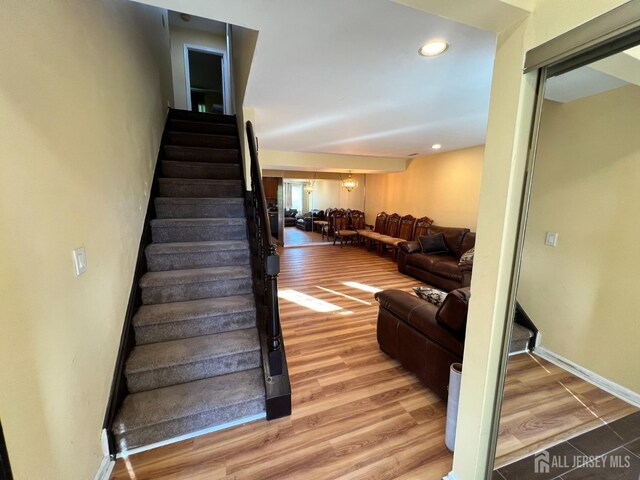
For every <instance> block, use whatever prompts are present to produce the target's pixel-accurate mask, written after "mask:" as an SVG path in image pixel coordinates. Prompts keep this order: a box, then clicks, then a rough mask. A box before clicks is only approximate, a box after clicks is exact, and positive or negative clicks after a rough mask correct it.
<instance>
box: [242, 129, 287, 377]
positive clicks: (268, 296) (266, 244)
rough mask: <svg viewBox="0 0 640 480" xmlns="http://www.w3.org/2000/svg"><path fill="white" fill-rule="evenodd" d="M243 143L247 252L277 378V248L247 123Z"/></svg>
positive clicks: (280, 361)
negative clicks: (247, 188) (247, 201)
mask: <svg viewBox="0 0 640 480" xmlns="http://www.w3.org/2000/svg"><path fill="white" fill-rule="evenodd" d="M247 141H248V143H249V155H250V157H251V169H250V173H251V194H250V199H251V205H250V208H251V213H252V217H253V218H252V219H251V220H252V221H253V223H254V225H253V226H251V228H250V235H251V236H252V238H251V239H250V240H251V242H250V243H251V248H252V255H253V258H255V259H256V260H257V262H256V265H255V267H256V270H257V271H258V275H259V279H258V280H259V282H258V284H259V285H261V286H262V289H263V291H262V292H257V293H259V295H258V296H259V297H261V298H260V299H259V301H260V302H262V305H263V306H264V307H266V328H267V342H268V348H269V353H268V358H269V362H268V363H269V365H268V366H269V374H270V376H272V377H273V376H277V375H282V374H283V361H284V357H283V348H282V332H281V328H280V311H279V307H278V280H277V278H278V274H279V273H280V257H279V256H278V254H277V252H276V250H277V247H276V245H274V243H273V242H272V241H271V229H270V227H269V213H268V210H267V199H266V197H265V194H264V186H263V184H262V172H261V169H260V162H259V160H258V150H257V148H256V137H255V134H254V131H253V125H252V124H251V122H247Z"/></svg>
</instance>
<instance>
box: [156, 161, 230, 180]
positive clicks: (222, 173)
mask: <svg viewBox="0 0 640 480" xmlns="http://www.w3.org/2000/svg"><path fill="white" fill-rule="evenodd" d="M161 167H162V175H163V176H165V177H170V178H204V179H208V180H241V179H242V168H240V165H231V164H215V163H209V164H197V163H191V162H166V161H164V162H162V165H161Z"/></svg>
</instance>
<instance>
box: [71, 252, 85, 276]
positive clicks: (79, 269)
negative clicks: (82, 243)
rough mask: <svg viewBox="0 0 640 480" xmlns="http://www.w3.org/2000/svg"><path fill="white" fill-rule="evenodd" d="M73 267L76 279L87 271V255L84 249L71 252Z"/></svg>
mask: <svg viewBox="0 0 640 480" xmlns="http://www.w3.org/2000/svg"><path fill="white" fill-rule="evenodd" d="M73 266H74V267H75V271H76V277H79V276H80V275H82V274H83V273H84V272H86V271H87V253H86V252H85V251H84V247H80V248H76V249H75V250H74V251H73Z"/></svg>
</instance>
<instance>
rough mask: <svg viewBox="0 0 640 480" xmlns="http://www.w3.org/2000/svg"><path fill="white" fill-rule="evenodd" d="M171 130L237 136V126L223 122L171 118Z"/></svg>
mask: <svg viewBox="0 0 640 480" xmlns="http://www.w3.org/2000/svg"><path fill="white" fill-rule="evenodd" d="M169 130H170V131H172V132H188V133H207V134H213V135H231V136H234V137H236V136H237V135H236V134H237V127H236V126H235V125H225V124H222V123H203V122H189V121H186V120H170V121H169Z"/></svg>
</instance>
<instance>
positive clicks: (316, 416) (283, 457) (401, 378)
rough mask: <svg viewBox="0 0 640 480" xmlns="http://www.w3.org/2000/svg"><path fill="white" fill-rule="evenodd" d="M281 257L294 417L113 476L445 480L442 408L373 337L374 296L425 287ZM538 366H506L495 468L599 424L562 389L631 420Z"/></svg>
mask: <svg viewBox="0 0 640 480" xmlns="http://www.w3.org/2000/svg"><path fill="white" fill-rule="evenodd" d="M280 254H281V257H282V258H281V268H282V273H281V275H280V279H279V288H280V292H281V296H282V298H281V299H280V312H281V317H282V325H283V332H284V337H285V342H286V348H287V356H288V360H289V371H290V375H291V382H292V390H293V414H292V415H291V416H290V417H288V418H283V419H279V420H275V421H271V422H267V421H266V420H263V421H258V422H254V423H251V424H248V425H242V426H238V427H235V428H232V429H229V430H225V431H222V432H215V433H212V434H209V435H204V436H201V437H198V438H194V439H190V440H186V441H183V442H180V443H177V444H173V445H169V446H166V447H162V448H158V449H155V450H152V451H148V452H144V453H140V454H137V455H134V456H131V457H129V458H126V459H119V460H118V461H117V463H116V467H115V469H114V472H113V474H112V477H111V478H112V479H114V480H119V479H137V480H144V479H159V480H162V479H190V480H192V479H193V480H196V479H207V480H214V479H269V478H292V479H374V478H375V479H416V478H420V479H423V480H428V479H441V478H442V476H443V475H445V474H446V473H448V472H449V470H450V468H451V458H452V455H451V453H450V452H449V451H448V450H447V449H446V447H445V446H444V430H445V413H446V405H445V404H444V403H443V402H441V401H440V400H439V399H438V398H437V397H436V396H435V395H434V394H432V393H431V392H430V391H429V390H427V389H426V388H424V387H423V386H422V385H421V384H420V383H419V382H418V381H417V380H416V378H415V377H413V375H411V374H408V373H406V372H405V371H404V370H403V369H402V367H400V365H399V364H398V363H397V362H395V361H394V360H391V359H389V358H388V357H387V356H386V355H385V354H383V353H382V352H380V350H379V349H378V345H377V341H376V336H375V322H376V313H377V304H376V302H375V300H374V299H373V293H372V290H375V289H388V288H399V289H402V290H407V291H410V289H411V287H412V286H414V285H419V282H418V281H417V280H414V279H412V278H410V277H407V276H404V275H402V274H399V273H398V271H397V269H396V265H395V263H393V262H392V261H391V259H390V258H389V257H388V256H386V257H384V258H381V257H379V256H378V255H376V254H375V253H373V252H367V251H366V250H365V249H357V248H355V247H352V246H345V247H344V248H342V249H341V248H339V247H338V246H335V247H334V246H316V247H310V248H290V249H287V248H285V249H281V251H280ZM296 302H298V303H296ZM540 363H541V364H542V365H544V367H545V368H546V369H547V370H549V372H550V374H547V373H546V371H545V370H544V369H541V368H540V367H539V366H538V364H537V363H536V361H534V359H533V357H530V356H528V355H521V356H519V357H516V358H514V359H512V360H511V362H510V370H509V375H508V380H507V398H506V400H505V407H504V411H505V417H504V420H503V423H502V424H501V432H502V433H501V437H504V438H501V441H500V445H499V455H500V458H499V461H503V462H504V461H505V459H506V460H508V459H510V458H513V459H515V458H520V457H522V456H526V454H527V453H528V452H527V448H529V446H531V445H535V446H536V447H535V448H540V445H544V444H545V441H546V439H548V438H549V435H548V434H547V430H548V428H551V432H552V434H551V440H552V441H553V442H554V443H557V442H558V441H561V440H563V439H564V438H560V437H562V431H563V426H564V425H565V423H566V425H568V428H569V431H571V430H572V429H576V428H579V426H580V425H583V426H584V428H588V424H590V423H593V416H591V415H590V418H589V416H587V415H585V414H580V413H575V412H574V410H579V409H580V408H583V406H582V405H581V404H580V403H579V402H578V401H576V398H574V397H573V396H571V398H565V396H564V395H563V394H562V392H560V391H559V390H558V389H559V388H561V389H562V390H564V387H559V386H558V385H559V384H558V382H559V381H561V382H562V384H563V385H564V386H566V387H567V388H568V389H570V390H571V391H572V392H574V394H575V395H576V396H577V397H579V400H580V401H582V402H583V403H586V404H587V405H588V406H589V408H591V409H592V410H593V411H594V413H596V414H606V415H609V416H610V417H611V418H613V417H615V418H618V417H619V416H622V415H624V414H625V412H622V410H624V409H625V406H626V405H627V404H624V402H621V401H619V400H617V399H614V398H613V397H611V396H610V395H608V394H606V393H604V392H601V391H599V390H598V389H596V388H595V387H593V386H591V385H590V384H588V383H586V382H583V381H581V380H579V379H576V378H575V377H572V376H571V375H569V374H566V373H565V372H563V371H561V370H559V369H557V370H556V368H557V367H553V366H550V365H549V364H547V363H546V362H543V361H540ZM543 372H544V373H543ZM565 391H566V390H565ZM555 394H557V395H555ZM556 397H557V401H555V400H554V401H550V399H552V398H556ZM540 398H544V399H545V401H544V402H541V401H540ZM621 404H623V405H621ZM627 410H628V409H627ZM572 412H574V413H572ZM568 418H571V421H569V422H566V420H567V419H568ZM580 422H582V423H580ZM594 426H595V425H594ZM592 428H593V427H592ZM564 430H565V431H567V430H566V428H565V429H564Z"/></svg>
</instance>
